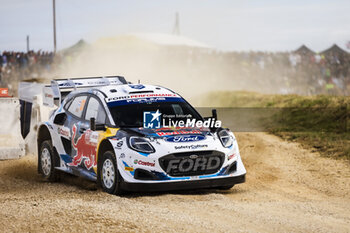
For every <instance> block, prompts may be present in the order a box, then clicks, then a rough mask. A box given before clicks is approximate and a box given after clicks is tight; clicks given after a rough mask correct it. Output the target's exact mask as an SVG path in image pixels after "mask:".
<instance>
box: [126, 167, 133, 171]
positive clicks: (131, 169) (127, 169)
mask: <svg viewBox="0 0 350 233" xmlns="http://www.w3.org/2000/svg"><path fill="white" fill-rule="evenodd" d="M125 171H129V172H133V171H134V168H132V167H125Z"/></svg>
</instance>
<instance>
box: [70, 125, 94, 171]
mask: <svg viewBox="0 0 350 233" xmlns="http://www.w3.org/2000/svg"><path fill="white" fill-rule="evenodd" d="M72 130H73V135H72V145H73V148H74V149H75V150H76V155H75V156H74V158H73V160H72V162H71V163H69V164H68V165H69V166H75V167H77V166H79V165H80V164H81V163H82V162H83V161H84V165H85V167H86V168H87V169H88V170H89V169H91V168H92V167H93V166H96V147H97V139H98V136H97V135H95V134H94V132H93V131H91V130H89V129H88V130H86V131H85V132H84V133H83V134H82V135H81V136H80V137H79V138H78V140H77V141H76V142H74V138H75V136H76V132H77V127H76V125H74V126H73V129H72Z"/></svg>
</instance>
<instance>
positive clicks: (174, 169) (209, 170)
mask: <svg viewBox="0 0 350 233" xmlns="http://www.w3.org/2000/svg"><path fill="white" fill-rule="evenodd" d="M224 160H225V154H224V153H222V152H219V151H195V152H182V153H173V154H168V155H165V156H163V157H161V158H159V164H160V166H161V167H162V169H163V170H164V171H165V172H166V173H167V174H168V175H170V176H174V177H179V176H199V175H209V174H213V173H216V172H218V171H219V169H220V168H221V166H222V164H223V163H224Z"/></svg>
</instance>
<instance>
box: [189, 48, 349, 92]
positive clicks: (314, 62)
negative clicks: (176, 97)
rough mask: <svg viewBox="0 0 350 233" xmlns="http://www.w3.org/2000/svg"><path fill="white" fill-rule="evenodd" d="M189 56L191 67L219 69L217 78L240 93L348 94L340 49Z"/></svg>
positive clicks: (346, 67) (345, 58)
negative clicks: (200, 65)
mask: <svg viewBox="0 0 350 233" xmlns="http://www.w3.org/2000/svg"><path fill="white" fill-rule="evenodd" d="M191 56H192V57H191V60H190V62H189V63H190V64H191V65H193V64H196V63H197V64H198V63H202V62H203V59H205V60H207V61H206V62H205V64H206V65H205V66H216V67H220V68H219V69H217V70H216V72H217V76H227V77H230V78H231V79H234V83H232V85H235V86H237V87H239V89H242V90H252V89H254V90H256V91H260V92H265V93H279V94H300V95H315V94H331V95H350V71H349V69H350V55H349V54H348V53H347V52H346V51H343V50H336V49H335V50H330V51H326V52H323V53H313V52H312V51H294V52H277V53H271V52H216V53H209V54H205V55H203V54H201V55H196V53H192V55H191ZM203 57H206V58H203ZM207 72H208V73H209V72H210V69H208V70H207Z"/></svg>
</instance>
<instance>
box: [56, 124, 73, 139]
mask: <svg viewBox="0 0 350 233" xmlns="http://www.w3.org/2000/svg"><path fill="white" fill-rule="evenodd" d="M57 133H58V134H59V135H62V136H64V137H70V130H69V128H67V127H64V126H62V127H58V128H57Z"/></svg>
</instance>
